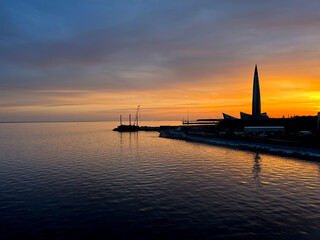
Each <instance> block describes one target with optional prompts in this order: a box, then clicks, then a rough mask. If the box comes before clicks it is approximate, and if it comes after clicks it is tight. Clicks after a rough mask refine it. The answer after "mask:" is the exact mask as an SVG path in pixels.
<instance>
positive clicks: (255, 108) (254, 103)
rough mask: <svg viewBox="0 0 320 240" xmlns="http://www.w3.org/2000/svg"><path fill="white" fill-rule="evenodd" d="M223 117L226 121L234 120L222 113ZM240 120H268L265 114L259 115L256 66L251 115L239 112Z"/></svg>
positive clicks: (259, 99) (258, 88) (259, 100)
mask: <svg viewBox="0 0 320 240" xmlns="http://www.w3.org/2000/svg"><path fill="white" fill-rule="evenodd" d="M223 117H224V119H226V120H232V119H236V118H235V117H232V116H230V115H228V114H226V113H223ZM240 118H241V119H244V120H247V119H261V118H268V115H267V113H261V96H260V84H259V75H258V67H257V64H256V65H255V69H254V76H253V91H252V114H248V113H244V112H240Z"/></svg>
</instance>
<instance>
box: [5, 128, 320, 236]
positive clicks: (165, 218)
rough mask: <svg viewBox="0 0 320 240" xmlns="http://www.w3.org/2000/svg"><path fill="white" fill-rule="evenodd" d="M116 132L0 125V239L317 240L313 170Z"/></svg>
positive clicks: (319, 191)
mask: <svg viewBox="0 0 320 240" xmlns="http://www.w3.org/2000/svg"><path fill="white" fill-rule="evenodd" d="M175 124H178V123H177V122H147V123H145V125H151V126H157V125H175ZM116 126H117V123H116V122H64V123H62V122H58V123H2V124H0V239H155V240H157V239H163V240H167V239H246V240H247V239H259V240H264V239H279V240H280V239H281V240H282V239H320V163H319V162H317V161H315V160H313V159H309V160H301V159H294V158H289V157H283V156H276V155H269V154H266V153H259V152H250V151H243V150H238V149H232V148H226V147H221V146H214V145H209V144H204V143H195V142H187V141H182V140H174V139H167V138H161V137H159V133H158V132H132V133H120V132H114V131H112V129H113V128H114V127H116Z"/></svg>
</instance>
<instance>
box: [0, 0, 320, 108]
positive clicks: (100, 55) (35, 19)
mask: <svg viewBox="0 0 320 240" xmlns="http://www.w3.org/2000/svg"><path fill="white" fill-rule="evenodd" d="M0 4H1V8H0V9H1V10H0V24H1V25H0V51H1V55H0V90H2V92H8V93H9V92H10V96H12V97H10V96H8V95H6V94H5V95H2V96H1V97H0V100H1V102H2V103H3V104H8V105H10V104H11V105H12V106H25V105H28V104H29V105H37V104H38V105H41V103H44V102H45V105H46V106H51V105H52V106H53V105H54V106H57V105H59V106H66V105H69V104H75V105H76V104H77V103H76V101H78V102H79V104H80V103H81V104H84V103H83V102H84V101H82V99H81V97H83V98H86V97H88V95H87V94H85V93H83V92H81V91H89V92H90V93H92V92H96V93H97V94H98V95H99V94H100V93H101V92H103V93H104V94H106V95H112V96H114V95H115V94H119V96H123V95H126V94H127V93H128V92H130V94H132V95H136V96H137V98H139V96H140V95H141V92H143V91H148V92H151V93H153V94H154V95H153V96H154V97H153V98H154V99H155V98H158V101H164V97H161V96H160V95H159V94H158V93H155V92H157V91H158V92H159V93H160V92H161V94H163V93H164V92H167V93H168V95H170V94H176V93H177V92H179V94H180V95H179V97H180V99H183V100H185V98H184V97H183V93H182V91H183V90H184V91H188V90H189V89H191V88H193V89H197V88H198V89H200V91H201V92H203V94H208V91H211V92H221V93H223V94H225V95H224V96H226V95H228V97H229V96H230V98H231V97H232V96H235V94H236V92H237V90H239V89H241V91H244V92H248V91H250V88H251V86H250V85H251V79H252V71H253V66H254V64H255V63H258V64H259V67H260V66H262V67H261V68H262V69H263V71H261V76H262V79H265V78H267V79H269V81H270V82H268V83H265V84H266V85H268V86H269V85H272V84H274V82H275V81H279V79H281V78H286V79H291V78H292V76H293V75H295V79H294V80H291V81H298V80H297V79H298V78H300V77H301V78H304V82H305V83H307V82H309V83H311V82H313V83H312V84H313V87H314V88H318V87H319V84H316V83H314V81H315V79H316V77H317V76H319V74H320V73H319V71H318V70H315V69H314V67H315V66H316V62H317V59H319V56H320V48H319V47H318V42H319V40H320V32H319V31H318V29H319V27H320V26H319V25H320V15H319V14H318V13H319V10H320V3H319V2H318V1H315V0H314V1H308V4H306V3H304V2H302V1H298V0H293V1H275V0H272V1H263V2H261V1H253V0H244V1H236V0H230V1H222V0H216V1H212V0H210V1H209V0H201V1H198V0H197V1H196V0H180V1H169V0H162V1H151V0H150V1H145V0H137V1H102V0H95V1H89V2H88V1H79V0H78V1H67V2H66V1H62V0H59V1H43V0H30V1H27V2H26V1H22V0H21V1H9V0H4V1H2V2H1V3H0ZM270 79H271V80H270ZM272 79H277V80H272ZM266 85H265V86H266ZM262 86H263V82H262ZM230 89H235V90H230ZM39 90H45V91H47V92H43V93H41V94H40V93H39ZM51 90H52V91H53V92H54V91H57V90H60V91H69V92H67V93H66V94H67V95H68V97H69V99H68V100H67V99H66V98H64V99H63V96H62V95H64V93H61V92H60V93H58V92H54V93H51V92H50V91H51ZM72 91H80V92H79V93H77V94H74V93H72ZM263 91H265V92H266V91H268V89H266V90H262V92H263ZM59 94H60V95H59ZM223 94H220V95H219V93H218V94H216V97H217V95H219V98H221V97H222V95H223ZM53 95H54V96H53ZM92 95H93V94H92ZM165 95H166V94H165ZM168 95H166V96H167V97H169V96H168ZM189 98H190V99H192V98H193V99H197V98H198V95H197V93H195V92H193V93H192V94H190V95H189ZM14 99H15V100H14ZM150 99H152V97H150ZM222 99H223V98H222ZM86 101H93V102H95V100H92V99H91V98H89V99H86ZM117 101H120V100H119V99H117ZM176 101H178V100H176ZM71 102H72V103H71ZM121 102H122V100H121ZM123 104H125V102H123ZM177 104H182V103H181V102H179V103H177ZM221 104H222V103H221Z"/></svg>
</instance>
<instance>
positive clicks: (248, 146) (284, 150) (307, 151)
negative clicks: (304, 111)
mask: <svg viewBox="0 0 320 240" xmlns="http://www.w3.org/2000/svg"><path fill="white" fill-rule="evenodd" d="M160 137H165V138H172V139H180V140H186V141H193V142H201V143H208V144H214V145H221V146H226V147H232V148H238V149H243V150H250V151H259V152H266V153H272V154H277V155H283V156H292V157H298V158H307V159H310V158H312V159H316V160H320V150H319V149H315V148H304V147H292V146H283V145H276V144H268V143H263V142H251V141H242V140H241V141H240V140H231V139H221V138H212V137H203V136H198V135H194V134H188V133H186V132H185V131H182V130H175V129H167V130H163V131H160Z"/></svg>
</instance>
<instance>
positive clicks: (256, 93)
mask: <svg viewBox="0 0 320 240" xmlns="http://www.w3.org/2000/svg"><path fill="white" fill-rule="evenodd" d="M260 116H261V98H260V86H259V76H258V67H257V64H256V66H255V69H254V77H253V95H252V117H253V118H259V117H260Z"/></svg>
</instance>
